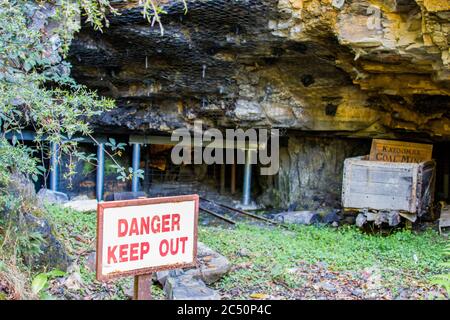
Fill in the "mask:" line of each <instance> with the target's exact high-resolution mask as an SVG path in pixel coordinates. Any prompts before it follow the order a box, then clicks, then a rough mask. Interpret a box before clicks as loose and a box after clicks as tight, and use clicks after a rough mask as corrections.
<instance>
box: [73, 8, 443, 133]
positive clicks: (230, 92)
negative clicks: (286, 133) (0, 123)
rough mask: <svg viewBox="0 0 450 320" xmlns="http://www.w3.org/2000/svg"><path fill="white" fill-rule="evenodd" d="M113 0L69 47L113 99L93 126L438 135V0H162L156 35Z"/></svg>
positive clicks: (136, 12) (79, 66)
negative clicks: (95, 25) (99, 23)
mask: <svg viewBox="0 0 450 320" xmlns="http://www.w3.org/2000/svg"><path fill="white" fill-rule="evenodd" d="M340 2H342V6H339V4H340ZM113 5H114V6H115V7H116V8H117V9H118V10H119V12H120V15H117V16H111V17H109V22H110V25H109V27H108V28H106V29H105V30H104V31H103V32H99V31H95V30H93V29H92V28H91V27H89V25H83V27H82V29H81V31H80V32H79V33H78V35H77V37H76V38H75V40H74V41H73V43H72V46H71V51H70V61H71V63H72V65H73V75H74V77H75V78H76V79H77V80H78V81H80V82H81V83H83V84H85V85H87V86H88V87H90V88H92V89H96V90H98V92H99V93H100V94H102V95H105V96H109V97H112V98H114V99H115V100H116V104H117V108H116V109H114V110H112V111H110V112H107V113H105V114H103V115H102V116H101V117H99V118H98V119H97V120H96V125H97V127H98V130H104V131H111V130H114V131H115V132H118V131H123V132H142V133H145V134H147V133H152V132H170V131H172V130H174V129H176V128H179V127H184V126H186V125H187V126H189V125H192V122H193V121H194V120H196V119H201V120H203V121H204V123H205V124H206V126H213V127H218V128H233V127H244V128H245V127H271V128H280V129H285V130H292V131H296V132H297V131H299V132H300V131H303V132H308V133H317V134H332V135H342V136H349V137H399V136H408V135H412V136H416V137H425V139H436V140H437V139H446V140H447V139H449V138H450V97H449V95H450V71H449V63H450V54H449V46H448V43H449V41H450V35H449V30H450V2H449V1H442V0H440V1H433V0H382V1H381V0H378V1H376V0H371V1H369V0H361V1H356V0H353V1H351V0H345V1H332V0H303V1H302V0H290V1H289V0H280V1H275V0H240V1H231V0H228V1H226V0H210V1H208V0H191V1H187V5H188V12H187V13H186V14H185V12H184V7H183V4H182V2H181V1H175V0H169V1H166V2H164V3H162V4H161V5H162V7H163V9H164V10H165V11H166V12H167V14H164V15H163V17H162V23H163V26H164V35H161V32H160V29H159V28H158V26H157V25H156V24H155V25H154V26H153V27H151V26H150V25H149V24H148V22H147V21H146V20H145V19H143V18H142V13H141V10H142V9H141V8H140V7H139V5H138V3H137V2H133V1H128V2H124V1H115V2H114V3H113Z"/></svg>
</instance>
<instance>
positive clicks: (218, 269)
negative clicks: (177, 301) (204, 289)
mask: <svg viewBox="0 0 450 320" xmlns="http://www.w3.org/2000/svg"><path fill="white" fill-rule="evenodd" d="M197 246H198V247H197V261H198V264H197V266H196V267H195V268H186V269H184V270H182V269H175V270H170V271H158V272H156V281H158V282H159V283H160V284H161V285H163V286H164V285H165V282H166V280H167V278H169V277H178V276H181V275H189V276H192V277H194V278H197V279H200V280H202V281H203V282H205V283H206V284H212V283H214V282H216V281H218V280H220V278H222V277H223V276H224V275H225V274H227V273H228V272H229V271H230V268H231V264H230V261H229V260H228V259H227V258H226V257H224V256H223V255H221V254H220V253H218V252H216V251H214V250H212V249H211V248H209V247H208V246H206V245H205V244H203V243H201V242H198V245H197Z"/></svg>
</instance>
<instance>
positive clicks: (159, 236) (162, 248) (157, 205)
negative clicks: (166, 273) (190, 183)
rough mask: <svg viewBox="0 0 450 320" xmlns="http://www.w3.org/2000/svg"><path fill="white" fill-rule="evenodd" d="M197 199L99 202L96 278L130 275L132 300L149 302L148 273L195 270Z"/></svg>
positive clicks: (195, 196)
mask: <svg viewBox="0 0 450 320" xmlns="http://www.w3.org/2000/svg"><path fill="white" fill-rule="evenodd" d="M198 207H199V197H198V195H186V196H176V197H163V198H149V199H136V200H125V201H109V202H100V203H99V204H98V206H97V280H99V281H107V280H110V279H113V278H118V277H125V276H134V277H135V278H134V299H136V300H149V299H151V289H150V288H151V283H152V273H153V272H156V271H161V270H170V269H177V268H186V267H192V266H195V261H196V256H197V221H198Z"/></svg>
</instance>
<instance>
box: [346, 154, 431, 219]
mask: <svg viewBox="0 0 450 320" xmlns="http://www.w3.org/2000/svg"><path fill="white" fill-rule="evenodd" d="M368 159H369V158H368V156H364V157H356V158H348V159H346V160H345V162H344V176H343V185H342V206H343V208H344V210H345V212H358V213H360V215H358V218H357V225H359V226H361V225H363V224H364V223H365V222H366V221H375V223H377V224H381V223H382V222H387V223H389V225H397V224H398V223H400V217H404V218H406V219H408V220H410V221H412V222H415V221H416V219H417V217H420V216H422V215H424V214H426V213H427V212H429V211H430V210H431V208H432V204H433V201H434V185H435V166H436V164H435V162H434V161H427V162H421V163H393V162H383V161H369V160H368ZM361 215H362V216H361ZM358 219H359V221H358Z"/></svg>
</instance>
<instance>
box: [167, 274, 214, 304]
mask: <svg viewBox="0 0 450 320" xmlns="http://www.w3.org/2000/svg"><path fill="white" fill-rule="evenodd" d="M164 292H165V294H166V298H167V299H169V300H220V299H221V297H220V295H219V293H218V292H217V291H215V290H213V289H210V288H208V287H207V286H206V285H205V283H204V282H203V281H202V280H200V279H198V278H194V277H193V276H191V275H187V274H183V275H180V276H177V277H170V276H169V277H167V279H166V281H165V284H164Z"/></svg>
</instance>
